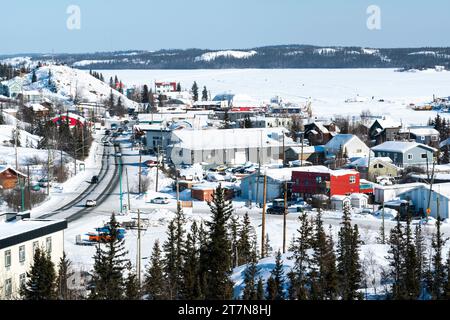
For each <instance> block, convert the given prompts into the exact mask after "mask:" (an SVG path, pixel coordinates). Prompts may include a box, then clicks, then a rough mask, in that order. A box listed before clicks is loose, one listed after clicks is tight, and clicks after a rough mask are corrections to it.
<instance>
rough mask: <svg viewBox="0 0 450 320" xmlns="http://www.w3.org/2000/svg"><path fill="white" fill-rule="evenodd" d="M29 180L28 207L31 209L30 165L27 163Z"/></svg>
mask: <svg viewBox="0 0 450 320" xmlns="http://www.w3.org/2000/svg"><path fill="white" fill-rule="evenodd" d="M27 180H28V181H27V182H28V186H27V189H28V209H29V210H31V190H30V165H29V164H27Z"/></svg>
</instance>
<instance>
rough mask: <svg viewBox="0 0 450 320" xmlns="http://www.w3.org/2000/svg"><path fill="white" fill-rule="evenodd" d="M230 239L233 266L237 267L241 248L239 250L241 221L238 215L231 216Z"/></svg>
mask: <svg viewBox="0 0 450 320" xmlns="http://www.w3.org/2000/svg"><path fill="white" fill-rule="evenodd" d="M229 229H230V238H231V239H230V240H231V266H232V267H233V268H236V267H237V266H238V263H239V250H238V244H239V242H238V233H239V223H238V219H237V217H236V216H232V217H231V218H230V225H229Z"/></svg>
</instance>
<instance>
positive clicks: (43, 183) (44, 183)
mask: <svg viewBox="0 0 450 320" xmlns="http://www.w3.org/2000/svg"><path fill="white" fill-rule="evenodd" d="M38 182H39V186H40V187H42V188H46V187H48V186H49V185H50V186H51V182H50V181H48V179H47V178H42V179H40V180H39V181H38Z"/></svg>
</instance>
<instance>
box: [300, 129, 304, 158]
mask: <svg viewBox="0 0 450 320" xmlns="http://www.w3.org/2000/svg"><path fill="white" fill-rule="evenodd" d="M303 131H304V130H303ZM304 134H305V132H302V139H301V143H302V145H301V152H300V167H303V139H304Z"/></svg>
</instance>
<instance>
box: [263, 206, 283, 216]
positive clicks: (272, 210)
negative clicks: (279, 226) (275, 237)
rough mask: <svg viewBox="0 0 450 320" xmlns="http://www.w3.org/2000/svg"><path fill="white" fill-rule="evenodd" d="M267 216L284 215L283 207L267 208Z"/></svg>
mask: <svg viewBox="0 0 450 320" xmlns="http://www.w3.org/2000/svg"><path fill="white" fill-rule="evenodd" d="M267 214H280V215H281V214H284V207H269V208H268V209H267Z"/></svg>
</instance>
